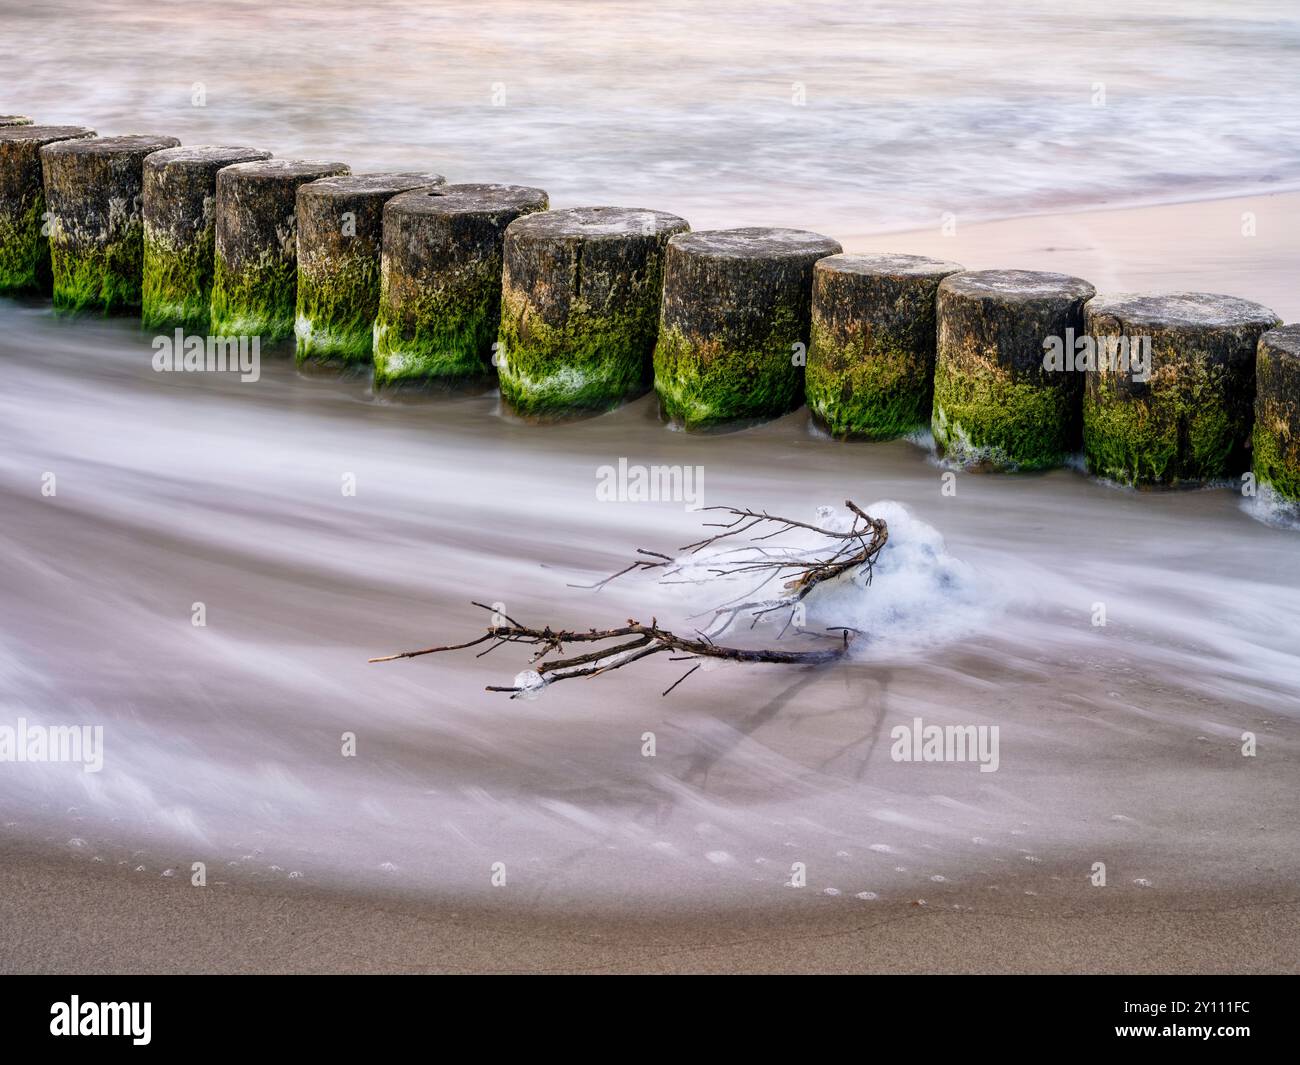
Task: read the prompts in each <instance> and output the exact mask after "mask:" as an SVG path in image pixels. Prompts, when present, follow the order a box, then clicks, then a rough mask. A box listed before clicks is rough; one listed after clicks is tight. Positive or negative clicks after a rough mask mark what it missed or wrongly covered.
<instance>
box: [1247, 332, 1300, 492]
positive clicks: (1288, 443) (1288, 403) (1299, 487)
mask: <svg viewBox="0 0 1300 1065" xmlns="http://www.w3.org/2000/svg"><path fill="white" fill-rule="evenodd" d="M1257 360H1258V361H1257V362H1256V376H1255V433H1254V452H1255V456H1254V458H1255V462H1254V469H1255V481H1256V484H1257V485H1258V486H1259V488H1260V489H1261V490H1263V491H1265V492H1269V493H1272V494H1273V495H1275V496H1277V497H1279V501H1280V502H1282V503H1283V504H1285V505H1286V506H1288V507H1289V508H1290V509H1292V510H1295V509H1297V508H1300V325H1286V326H1283V327H1282V328H1281V329H1273V330H1270V331H1269V332H1267V333H1265V334H1264V335H1263V336H1261V337H1260V338H1259V348H1258V354H1257Z"/></svg>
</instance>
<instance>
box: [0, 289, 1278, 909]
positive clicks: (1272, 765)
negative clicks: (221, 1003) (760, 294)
mask: <svg viewBox="0 0 1300 1065" xmlns="http://www.w3.org/2000/svg"><path fill="white" fill-rule="evenodd" d="M151 355H152V350H151V347H150V344H149V342H148V338H147V337H144V336H142V335H141V334H140V333H139V331H138V327H137V326H136V325H135V324H134V323H131V322H125V321H110V322H104V321H95V320H79V321H61V320H58V319H55V318H54V317H53V316H52V315H51V313H50V312H49V310H48V308H47V307H46V306H45V305H43V304H40V303H36V302H31V303H25V304H18V303H14V302H4V303H0V370H2V371H3V375H4V381H5V387H4V390H3V392H2V393H0V513H2V514H3V522H2V524H0V540H2V542H0V556H2V557H3V558H4V564H3V566H0V640H2V641H3V642H2V644H0V697H2V702H3V706H2V708H0V723H10V724H12V723H13V722H14V721H15V719H16V718H18V717H19V716H20V715H21V716H26V718H28V719H29V720H30V721H32V722H34V723H44V724H102V725H103V726H104V729H105V740H104V743H105V749H104V767H103V769H102V771H101V772H99V773H85V772H83V771H81V770H80V768H78V767H76V766H72V765H34V764H22V765H15V764H5V765H0V809H2V810H3V817H2V821H3V829H2V830H3V831H4V832H5V833H6V834H9V835H10V836H11V838H16V839H27V840H32V841H37V842H40V841H44V842H45V843H46V844H48V845H50V846H52V847H56V848H68V849H71V850H73V851H75V852H77V853H78V854H81V855H83V856H86V857H88V858H91V859H99V860H103V861H105V862H108V863H114V864H119V863H120V864H124V865H125V866H127V867H129V868H132V869H135V868H138V869H139V871H140V872H139V875H141V876H147V877H156V876H160V875H163V874H164V873H165V872H166V871H168V870H172V871H175V872H176V875H179V876H187V875H188V871H189V868H190V863H191V862H193V861H204V862H206V863H207V865H208V868H209V878H210V881H213V880H215V881H218V882H219V881H222V880H224V879H225V878H226V877H227V876H230V877H231V878H232V879H233V878H236V877H255V878H258V879H261V880H267V881H284V882H286V883H287V882H288V881H289V880H290V878H291V877H292V878H293V879H295V880H301V881H302V882H303V883H313V884H338V885H351V886H362V887H367V886H369V887H374V886H376V885H380V884H382V885H387V886H389V887H394V888H399V889H401V890H409V891H414V892H420V893H438V894H443V893H446V894H454V895H456V896H458V897H462V898H466V897H468V898H488V897H496V896H493V895H492V893H493V892H494V891H497V890H499V889H494V888H492V887H491V886H490V876H491V869H492V866H493V864H494V863H496V862H502V863H504V866H505V869H506V875H507V883H508V886H509V887H511V888H514V889H515V890H516V891H518V892H522V893H523V894H522V896H521V895H518V894H514V893H513V892H512V898H514V899H518V898H520V897H522V898H525V899H527V900H528V901H529V902H530V903H531V904H534V905H537V906H549V905H568V904H573V903H576V902H579V901H582V902H587V903H590V902H603V903H605V904H608V905H615V906H624V907H636V906H639V905H641V904H643V903H646V902H648V901H651V900H655V901H659V902H667V903H669V904H685V903H691V904H694V903H697V902H699V901H700V900H704V899H708V900H713V901H715V902H717V903H719V904H722V905H729V906H750V905H755V904H758V903H761V902H771V901H777V902H780V901H783V900H787V899H794V898H796V897H804V896H796V895H795V893H792V892H791V891H790V890H789V889H787V888H786V887H785V886H784V885H785V883H786V881H788V880H789V879H790V877H791V874H792V867H793V863H795V862H802V863H804V864H805V867H806V870H807V878H808V889H809V890H810V891H811V892H813V893H817V894H820V893H823V892H826V891H831V892H839V893H840V898H841V901H842V902H843V903H844V904H845V905H866V904H869V903H870V902H871V901H873V899H872V897H871V896H875V897H878V898H881V899H893V900H897V899H899V898H913V897H915V898H925V899H927V900H928V901H930V902H932V903H940V902H942V904H944V905H958V906H964V905H979V904H987V902H988V900H989V899H991V898H995V897H997V896H996V895H990V894H989V892H990V891H992V892H1004V893H1009V894H1015V895H1016V896H1020V895H1021V894H1022V893H1023V892H1036V893H1038V894H1040V895H1042V896H1049V897H1050V896H1051V895H1053V894H1059V895H1062V896H1064V897H1068V898H1074V897H1075V895H1077V894H1078V893H1080V892H1084V891H1087V890H1090V889H1089V888H1088V887H1087V879H1086V878H1087V876H1088V874H1089V871H1090V869H1091V865H1092V863H1093V862H1094V861H1104V862H1106V863H1107V867H1108V876H1109V879H1110V883H1111V884H1112V886H1116V887H1118V888H1120V889H1122V890H1126V891H1133V892H1140V891H1144V890H1148V887H1147V886H1146V885H1148V884H1149V885H1151V887H1152V888H1155V889H1165V890H1168V891H1188V892H1194V891H1199V890H1204V889H1208V888H1212V887H1224V886H1231V885H1234V884H1241V883H1250V884H1263V883H1273V882H1280V881H1282V880H1284V879H1286V878H1288V877H1293V876H1294V875H1295V874H1296V871H1297V870H1296V857H1295V856H1296V847H1295V842H1296V840H1295V821H1294V806H1295V783H1296V773H1295V764H1296V762H1295V759H1296V755H1297V753H1298V752H1300V727H1298V726H1300V722H1298V721H1297V718H1298V717H1300V714H1298V712H1297V711H1298V708H1300V654H1298V653H1297V652H1300V640H1298V639H1297V632H1300V566H1298V565H1297V559H1300V538H1298V537H1300V534H1297V533H1296V532H1293V531H1286V530H1281V529H1277V528H1272V527H1270V526H1267V525H1265V524H1262V523H1260V522H1257V521H1255V520H1253V519H1252V518H1251V517H1250V516H1249V515H1248V514H1247V513H1245V512H1244V511H1243V509H1242V507H1241V505H1240V502H1239V500H1238V498H1237V497H1236V495H1235V494H1234V493H1232V492H1230V491H1228V490H1222V489H1221V490H1211V491H1203V492H1182V493H1147V494H1138V493H1134V492H1129V491H1124V490H1120V489H1117V488H1113V487H1108V486H1105V485H1102V484H1098V483H1095V482H1093V481H1090V480H1089V479H1087V478H1085V477H1084V476H1082V475H1081V474H1079V473H1077V472H1073V471H1068V470H1061V471H1056V472H1053V473H1050V474H1045V475H1041V476H1023V477H999V476H978V475H966V474H963V475H960V476H959V477H958V478H957V480H956V494H955V495H947V496H946V495H944V494H943V493H942V491H941V488H942V479H941V470H940V469H939V468H938V467H937V466H936V465H935V464H934V463H933V461H932V460H931V459H930V457H929V455H928V453H927V452H926V451H925V450H924V449H922V448H920V447H917V446H915V445H913V444H910V443H907V442H897V443H891V444H878V445H867V444H842V443H836V442H833V441H829V440H827V439H824V438H823V437H821V436H819V435H818V434H816V433H815V432H814V431H812V430H811V428H810V427H809V425H808V423H807V420H806V414H805V413H804V412H799V413H797V414H794V415H791V416H789V417H787V418H784V419H781V420H780V421H777V422H774V423H771V424H768V425H764V426H760V427H757V428H753V429H750V430H746V431H743V432H738V433H732V434H725V435H718V436H704V437H700V436H693V435H687V434H683V433H675V432H670V431H668V430H667V429H665V428H664V427H662V426H661V425H660V423H659V422H658V421H657V419H656V416H655V410H654V407H653V403H652V401H651V400H650V399H648V398H647V399H645V400H641V401H639V402H637V403H634V404H632V405H630V406H628V407H625V408H623V409H621V410H618V411H616V412H613V413H611V414H609V415H606V416H603V417H599V418H593V419H589V420H586V421H580V422H573V423H568V424H559V425H549V426H530V425H523V424H520V423H518V422H516V421H513V420H511V419H509V418H507V417H505V416H503V415H502V414H501V413H500V412H499V411H498V409H497V400H496V398H495V396H494V395H479V396H463V395H462V396H458V395H446V396H435V397H430V398H428V399H425V400H422V401H418V402H405V403H380V402H376V401H375V400H374V398H373V397H372V396H371V395H370V394H369V391H368V386H367V384H366V382H365V381H364V380H360V379H348V380H340V379H336V378H335V377H332V376H330V375H319V374H317V375H303V374H300V373H298V372H296V371H295V370H294V369H293V367H292V364H291V362H290V361H289V359H288V358H287V356H283V355H281V356H280V357H278V358H277V357H267V358H264V360H263V367H262V371H263V372H262V377H261V380H260V381H258V382H256V383H247V384H241V383H239V382H238V380H237V379H236V378H235V377H233V376H226V375H219V374H159V373H155V372H153V370H152V368H151V365H150V359H151ZM620 457H625V458H627V459H628V461H629V462H630V463H633V464H638V463H639V464H647V465H648V464H654V463H662V464H680V465H691V466H694V465H700V466H702V467H703V470H704V480H703V494H704V499H703V502H704V503H706V504H742V505H748V506H754V507H761V508H766V509H768V510H771V511H773V512H775V513H782V514H787V515H789V516H791V517H796V518H802V519H806V520H817V508H818V507H819V506H823V505H826V506H830V507H833V508H838V507H840V506H841V505H842V503H843V501H844V500H845V499H846V498H851V499H853V500H855V501H857V502H858V503H860V504H863V505H871V504H874V503H876V502H877V501H883V500H888V501H892V502H890V503H882V504H881V505H880V506H877V507H873V509H874V510H876V511H877V512H879V513H881V514H882V515H885V516H886V517H887V519H888V520H889V521H890V522H891V533H892V539H891V544H890V546H889V547H888V548H887V549H886V553H885V554H884V556H882V559H881V562H880V565H879V566H878V567H877V572H876V575H875V577H874V579H873V582H872V584H871V586H870V587H869V588H866V589H859V590H858V591H857V592H856V593H852V594H847V596H846V597H845V598H843V599H841V601H839V602H837V603H831V604H824V605H822V606H818V607H816V609H815V610H810V616H809V622H810V625H813V624H821V623H832V622H834V621H836V620H838V619H839V618H840V617H842V616H846V615H852V624H854V625H856V626H857V627H860V628H862V629H863V630H864V631H865V632H866V634H867V636H866V639H865V640H864V641H863V642H862V643H861V644H860V645H859V649H858V650H857V652H856V653H855V655H854V657H853V658H852V660H850V661H848V662H845V663H842V664H837V665H834V666H830V667H824V668H821V669H817V670H812V671H804V670H799V669H796V668H791V667H785V666H752V667H740V666H730V665H727V666H721V667H719V668H716V669H712V670H707V671H705V670H701V671H700V672H698V673H696V674H695V675H693V676H692V677H691V678H690V679H689V680H687V681H686V682H685V683H683V684H682V685H681V686H680V687H679V688H677V689H676V690H675V691H674V692H673V693H672V694H671V695H670V696H668V697H667V698H664V697H661V696H660V692H661V691H663V690H664V689H665V688H667V687H668V686H669V685H670V684H671V683H672V682H673V681H674V680H675V679H676V678H677V677H678V676H679V675H680V673H681V671H682V670H683V669H684V666H683V665H682V664H678V663H667V662H661V661H658V660H653V659H652V660H650V661H648V662H645V663H640V664H637V665H634V666H629V667H627V668H625V669H622V670H619V671H617V672H614V673H611V674H608V675H606V676H603V677H600V678H597V679H593V680H579V681H571V682H566V683H563V684H558V685H555V686H553V687H551V688H548V689H547V690H546V691H544V692H543V693H542V695H541V697H540V698H538V699H535V700H523V699H520V700H510V699H509V698H507V697H506V696H504V695H497V694H490V693H487V692H485V691H484V690H483V688H484V685H486V684H509V683H510V682H511V680H512V678H513V677H514V675H515V674H516V673H517V672H518V671H520V670H523V669H525V668H526V667H527V661H526V659H525V657H524V655H523V654H521V653H519V652H518V651H517V649H515V648H505V649H501V650H498V651H495V652H493V653H492V654H491V655H490V656H488V657H487V658H483V659H475V658H473V657H471V654H469V653H461V654H457V655H447V656H428V657H424V658H420V659H416V660H413V661H403V662H393V663H387V664H376V665H371V664H367V661H366V660H367V658H368V657H371V656H374V655H378V654H383V653H386V652H392V651H397V650H402V649H407V648H412V647H420V646H427V645H429V644H432V643H435V642H452V641H456V640H458V639H462V638H468V637H469V636H471V635H474V634H476V633H477V632H479V631H481V627H482V626H483V625H484V624H485V623H486V616H485V615H484V614H483V613H482V612H481V611H479V610H477V609H475V608H473V607H472V606H471V605H470V600H475V599H476V600H479V601H482V602H485V603H489V604H491V603H496V602H500V603H503V604H505V607H506V611H507V612H508V613H509V614H511V615H512V616H514V617H516V618H518V619H519V620H521V621H524V622H528V623H551V624H556V625H567V626H570V627H587V626H592V625H595V626H606V625H614V624H619V623H621V622H622V621H623V619H625V618H628V617H637V618H639V619H641V620H648V619H649V617H650V616H651V615H653V616H656V617H657V618H658V619H659V621H660V622H661V623H662V624H665V625H670V626H671V625H674V624H676V625H679V626H682V627H686V628H689V626H688V625H687V624H686V621H685V618H686V615H688V614H690V613H692V612H693V611H694V609H695V608H697V607H698V606H699V605H700V596H701V594H702V593H701V592H700V590H699V589H698V588H696V589H689V588H688V589H683V588H681V587H670V588H658V587H656V586H655V585H654V583H653V582H652V580H651V579H650V578H648V577H640V578H632V579H626V580H623V581H620V582H616V583H615V584H612V585H609V586H608V587H606V588H605V589H604V590H603V591H600V592H593V591H590V590H581V589H576V588H573V587H570V585H571V584H581V583H590V582H591V581H593V580H595V579H597V578H599V577H601V576H604V575H606V574H608V573H611V572H613V571H614V570H615V569H618V568H619V567H620V566H621V565H622V564H623V563H624V562H625V561H626V560H627V559H628V558H629V557H630V556H631V554H632V552H633V551H634V550H635V549H636V548H638V547H646V548H650V549H654V550H665V549H672V548H674V547H677V546H679V545H682V544H685V543H688V542H690V541H692V540H694V539H696V538H697V535H698V530H699V528H700V522H701V515H699V514H695V513H688V512H687V510H686V509H685V507H684V506H683V504H682V503H636V502H603V503H602V502H598V501H597V497H596V485H597V477H598V474H597V470H598V468H599V467H600V466H602V465H605V464H611V465H616V464H617V462H618V459H619V458H620ZM47 473H53V474H54V475H55V477H56V480H55V486H56V494H55V495H53V496H49V495H42V491H41V488H42V484H43V483H45V482H43V477H44V475H45V474H47ZM349 474H351V475H353V476H354V477H355V484H356V493H355V495H351V496H348V495H345V494H344V492H343V488H342V486H343V483H344V478H345V477H346V476H347V475H349ZM198 602H201V603H203V604H204V605H205V610H206V626H204V627H196V626H195V625H193V624H192V611H193V604H195V603H198ZM1096 604H1104V606H1105V611H1106V620H1107V624H1106V625H1105V626H1104V627H1097V626H1094V625H1093V623H1092V622H1093V618H1094V615H1095V612H1096V610H1097V606H1096ZM915 717H920V718H922V719H923V720H924V722H925V723H927V724H938V725H964V724H975V725H997V726H998V727H999V729H1000V757H999V767H998V769H997V771H996V772H991V773H981V772H980V771H979V769H978V767H977V766H976V765H974V764H971V763H963V764H925V763H902V762H895V761H893V760H891V757H890V747H891V743H892V741H891V737H890V730H891V729H892V728H894V727H895V726H896V725H900V724H909V723H910V722H911V721H912V720H913V718H915ZM1245 731H1251V732H1253V733H1255V734H1256V735H1257V737H1258V754H1257V756H1256V757H1254V758H1246V757H1243V756H1242V754H1241V753H1240V748H1241V736H1242V733H1243V732H1245ZM345 732H352V733H355V735H356V739H357V755H356V757H353V758H345V757H342V755H341V747H342V735H343V733H345ZM646 732H653V733H654V734H655V738H656V746H657V753H656V755H655V757H653V758H648V757H643V755H642V745H643V742H644V741H643V735H644V734H645V733H646ZM293 874H300V876H299V877H294V876H293ZM864 893H869V894H868V896H867V897H866V898H858V897H857V896H859V895H860V894H864Z"/></svg>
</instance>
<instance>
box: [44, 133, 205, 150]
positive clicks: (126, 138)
mask: <svg viewBox="0 0 1300 1065" xmlns="http://www.w3.org/2000/svg"><path fill="white" fill-rule="evenodd" d="M179 144H180V141H178V140H177V139H176V138H175V137H159V136H154V135H153V134H151V133H128V134H125V135H123V136H121V137H87V138H85V139H82V140H64V141H56V142H55V143H53V144H47V145H46V146H45V147H44V148H42V149H41V151H42V153H44V154H46V155H131V154H133V153H138V152H156V151H158V150H159V149H161V148H175V147H176V146H177V145H179Z"/></svg>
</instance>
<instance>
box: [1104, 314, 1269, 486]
mask: <svg viewBox="0 0 1300 1065" xmlns="http://www.w3.org/2000/svg"><path fill="white" fill-rule="evenodd" d="M1085 316H1086V319H1087V331H1088V336H1089V337H1091V338H1092V342H1093V347H1094V348H1095V350H1096V351H1097V353H1098V354H1097V365H1096V367H1095V368H1094V367H1089V368H1088V373H1087V388H1086V391H1085V394H1084V398H1083V447H1084V455H1085V457H1086V458H1087V461H1088V470H1089V472H1091V473H1094V474H1096V475H1098V476H1100V477H1105V478H1108V479H1110V480H1113V481H1118V482H1120V483H1121V484H1127V485H1134V486H1147V485H1167V486H1175V485H1182V484H1193V485H1195V484H1201V483H1205V482H1210V481H1221V480H1224V479H1226V478H1230V477H1234V476H1236V475H1237V474H1239V473H1241V472H1243V471H1245V470H1246V469H1247V467H1248V466H1249V465H1250V460H1249V452H1248V448H1249V447H1250V437H1251V423H1252V420H1253V406H1254V390H1255V363H1256V349H1257V347H1258V344H1259V338H1260V334H1262V333H1264V332H1265V331H1267V330H1269V329H1272V328H1273V327H1274V326H1276V325H1280V324H1281V322H1280V320H1279V319H1278V317H1277V315H1275V314H1274V313H1273V312H1272V311H1270V310H1269V309H1268V308H1267V307H1261V306H1260V305H1259V304H1258V303H1252V302H1250V301H1249V300H1243V299H1237V298H1236V297H1234V296H1219V295H1214V294H1211V293H1205V292H1184V293H1176V294H1171V295H1158V296H1153V295H1115V296H1098V297H1097V298H1096V299H1094V300H1092V301H1091V302H1090V303H1089V304H1088V306H1087V308H1086V309H1085ZM1131 350H1140V351H1142V352H1143V353H1144V354H1143V355H1142V358H1141V359H1140V360H1136V361H1135V360H1132V359H1130V360H1129V362H1130V365H1128V366H1125V365H1122V364H1121V360H1118V359H1115V358H1112V357H1111V352H1116V351H1124V352H1127V351H1131Z"/></svg>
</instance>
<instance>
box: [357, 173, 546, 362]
mask: <svg viewBox="0 0 1300 1065" xmlns="http://www.w3.org/2000/svg"><path fill="white" fill-rule="evenodd" d="M546 207H547V198H546V193H545V192H543V191H542V190H541V189H534V188H528V187H525V186H521V185H443V186H440V187H438V188H433V189H420V190H417V191H415V192H404V193H402V194H401V195H400V196H394V197H393V198H392V199H391V200H389V201H388V203H387V204H385V205H384V252H383V259H382V262H381V266H380V279H379V314H378V315H377V316H376V318H375V384H376V385H380V386H382V385H388V384H396V383H399V382H414V381H422V380H424V381H427V380H430V379H446V380H453V381H454V380H465V379H475V378H478V379H482V378H485V377H487V376H488V375H489V374H491V372H492V355H493V348H494V346H495V345H496V342H497V329H498V326H499V325H500V316H501V271H502V245H503V243H504V240H505V231H506V227H507V226H509V225H510V223H511V222H513V221H514V220H515V219H516V218H518V217H519V216H520V215H524V214H530V213H531V212H533V211H544V210H546Z"/></svg>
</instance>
